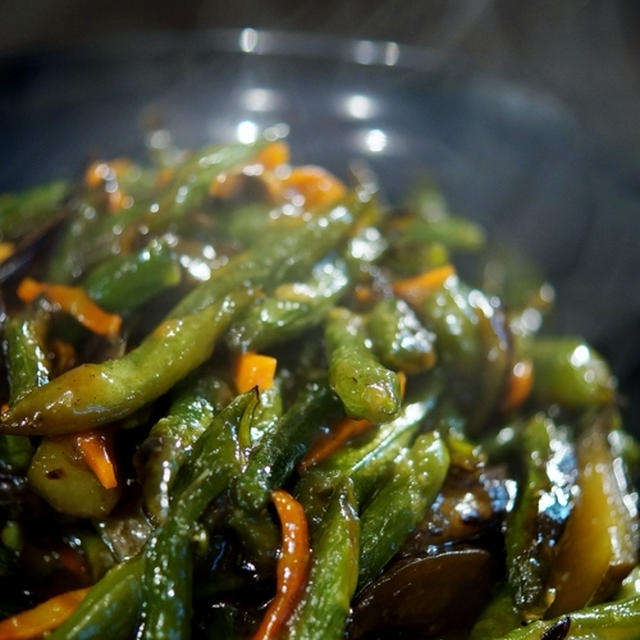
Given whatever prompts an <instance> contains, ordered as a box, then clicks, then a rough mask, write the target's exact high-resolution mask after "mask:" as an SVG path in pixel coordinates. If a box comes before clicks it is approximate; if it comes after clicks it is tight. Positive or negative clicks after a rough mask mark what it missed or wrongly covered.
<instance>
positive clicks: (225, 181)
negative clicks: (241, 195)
mask: <svg viewBox="0 0 640 640" xmlns="http://www.w3.org/2000/svg"><path fill="white" fill-rule="evenodd" d="M241 183H242V174H241V173H240V172H239V171H238V170H236V169H232V170H231V171H225V172H224V173H221V174H220V175H218V176H217V177H216V179H215V180H214V181H213V182H212V183H211V184H210V185H209V193H210V194H211V195H212V196H213V197H214V198H222V199H223V200H228V199H229V198H232V197H233V196H234V195H236V193H237V192H238V190H239V189H240V185H241Z"/></svg>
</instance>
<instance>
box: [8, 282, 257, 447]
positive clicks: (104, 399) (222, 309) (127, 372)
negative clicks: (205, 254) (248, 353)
mask: <svg viewBox="0 0 640 640" xmlns="http://www.w3.org/2000/svg"><path fill="white" fill-rule="evenodd" d="M254 297H255V293H254V291H253V290H251V289H247V288H246V287H242V288H239V289H236V290H235V291H232V292H230V293H229V294H228V295H226V296H225V297H224V298H222V299H220V300H219V301H218V302H217V303H214V304H210V305H209V306H207V307H205V308H204V309H202V310H201V311H197V312H195V313H191V314H190V315H187V316H185V317H181V318H171V319H168V320H165V321H164V322H163V323H162V324H160V325H159V326H158V327H157V328H156V329H155V330H154V331H153V333H152V334H151V335H150V336H149V337H147V338H146V339H145V340H144V341H143V342H142V344H141V345H140V346H138V347H137V348H135V349H133V350H132V351H130V352H129V353H128V354H127V355H125V356H124V357H122V358H120V359H119V360H109V361H107V362H104V363H102V364H83V365H80V366H79V367H76V368H75V369H71V370H70V371H67V372H66V373H63V374H62V375H61V376H59V377H57V378H55V379H54V380H52V381H51V382H49V383H48V384H46V385H44V386H42V387H39V388H38V389H35V390H34V391H32V392H31V393H30V394H28V395H27V396H25V397H24V398H23V399H22V400H21V401H20V402H18V403H16V404H15V405H14V406H13V407H11V408H10V409H9V410H8V411H7V412H6V413H5V414H3V416H2V418H3V421H4V424H3V425H2V427H0V428H2V429H4V432H5V433H7V432H9V433H16V432H17V433H29V434H33V435H36V434H44V435H57V434H62V433H68V432H74V431H82V430H86V429H91V428H93V427H96V426H99V425H101V424H105V423H108V422H113V421H114V420H117V419H119V418H123V417H125V416H128V415H130V414H131V413H133V412H134V411H136V410H137V409H139V408H140V407H142V406H144V405H145V404H147V403H149V402H151V401H152V400H155V399H156V398H157V397H159V396H161V395H162V394H163V393H165V392H166V391H168V390H169V389H170V388H171V387H172V386H173V385H174V384H175V383H176V382H178V381H179V380H181V379H182V378H184V377H185V376H186V375H187V374H188V373H189V372H190V371H192V370H193V369H195V368H196V367H198V366H199V365H200V364H202V363H203V362H204V361H205V360H206V359H207V358H208V357H209V356H210V355H211V352H212V351H213V347H214V345H215V342H216V340H217V338H218V336H220V335H221V334H222V333H223V332H224V331H225V330H226V329H227V327H228V326H229V324H230V322H231V321H232V320H233V318H234V317H235V316H236V315H237V314H238V313H239V312H240V311H241V310H242V309H243V308H245V307H246V306H247V305H248V304H249V302H250V301H251V300H252V299H253V298H254Z"/></svg>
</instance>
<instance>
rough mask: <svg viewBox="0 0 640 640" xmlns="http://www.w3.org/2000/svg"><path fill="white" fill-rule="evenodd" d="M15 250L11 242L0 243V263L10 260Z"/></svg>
mask: <svg viewBox="0 0 640 640" xmlns="http://www.w3.org/2000/svg"><path fill="white" fill-rule="evenodd" d="M15 250H16V246H15V245H14V244H13V242H0V262H4V261H5V260H6V259H7V258H10V257H11V256H12V255H13V253H14V252H15Z"/></svg>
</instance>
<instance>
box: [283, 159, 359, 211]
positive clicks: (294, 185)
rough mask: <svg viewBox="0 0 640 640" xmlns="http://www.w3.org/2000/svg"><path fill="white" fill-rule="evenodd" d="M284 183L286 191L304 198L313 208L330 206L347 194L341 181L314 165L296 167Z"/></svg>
mask: <svg viewBox="0 0 640 640" xmlns="http://www.w3.org/2000/svg"><path fill="white" fill-rule="evenodd" d="M283 183H284V186H285V189H291V190H293V191H297V192H298V193H300V194H301V195H302V196H304V200H305V203H306V205H307V206H308V207H311V208H313V207H319V206H325V205H330V204H332V203H334V202H336V201H337V200H340V199H341V198H344V196H345V195H346V193H347V189H346V187H345V186H344V184H343V183H342V181H341V180H339V179H338V178H336V177H335V176H334V175H333V174H331V173H329V172H328V171H327V170H326V169H322V168H321V167H316V166H313V165H307V166H303V167H294V168H293V169H292V170H291V173H290V174H289V175H288V176H287V177H286V178H284V180H283Z"/></svg>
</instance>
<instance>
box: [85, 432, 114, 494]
mask: <svg viewBox="0 0 640 640" xmlns="http://www.w3.org/2000/svg"><path fill="white" fill-rule="evenodd" d="M76 443H77V445H78V448H79V449H80V451H81V453H82V455H83V456H84V459H85V461H86V463H87V465H88V466H89V468H90V469H91V471H93V473H94V474H95V476H96V478H98V480H99V481H100V484H101V485H102V486H103V487H104V488H105V489H114V488H115V487H117V486H118V478H117V476H116V467H115V463H114V460H113V452H112V449H113V448H112V446H111V442H110V438H108V436H107V434H105V433H101V432H99V431H85V432H84V433H81V434H78V435H77V436H76Z"/></svg>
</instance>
